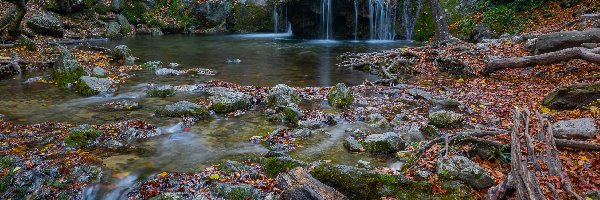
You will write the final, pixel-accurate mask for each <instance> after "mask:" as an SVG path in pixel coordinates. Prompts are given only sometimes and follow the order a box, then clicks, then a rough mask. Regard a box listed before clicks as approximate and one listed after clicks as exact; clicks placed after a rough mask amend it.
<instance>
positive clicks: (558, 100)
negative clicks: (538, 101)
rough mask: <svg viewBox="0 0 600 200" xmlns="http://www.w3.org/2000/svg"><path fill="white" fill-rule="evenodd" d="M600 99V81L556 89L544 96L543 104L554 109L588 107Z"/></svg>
mask: <svg viewBox="0 0 600 200" xmlns="http://www.w3.org/2000/svg"><path fill="white" fill-rule="evenodd" d="M598 99H600V83H599V84H591V85H575V86H567V87H561V88H557V89H555V90H554V91H553V92H552V93H550V94H549V95H548V96H546V97H545V98H544V100H543V101H542V105H544V106H546V107H548V108H552V109H575V108H586V107H588V106H590V104H592V103H594V102H596V101H597V100H598Z"/></svg>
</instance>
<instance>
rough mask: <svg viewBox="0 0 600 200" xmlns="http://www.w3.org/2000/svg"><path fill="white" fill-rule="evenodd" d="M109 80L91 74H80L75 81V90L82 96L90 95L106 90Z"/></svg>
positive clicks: (108, 86)
mask: <svg viewBox="0 0 600 200" xmlns="http://www.w3.org/2000/svg"><path fill="white" fill-rule="evenodd" d="M110 84H111V80H110V79H108V78H96V77H91V76H82V77H81V78H79V81H77V84H76V88H75V90H76V91H77V93H79V94H81V95H84V96H92V95H97V94H100V93H105V92H108V90H109V89H110Z"/></svg>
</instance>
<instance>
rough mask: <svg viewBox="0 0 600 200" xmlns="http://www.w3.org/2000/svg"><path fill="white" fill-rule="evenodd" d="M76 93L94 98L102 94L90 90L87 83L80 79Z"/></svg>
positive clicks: (76, 85)
mask: <svg viewBox="0 0 600 200" xmlns="http://www.w3.org/2000/svg"><path fill="white" fill-rule="evenodd" d="M75 91H76V92H77V93H78V94H80V95H83V96H94V95H97V94H99V93H100V92H98V91H96V90H94V89H92V88H90V87H89V86H88V85H87V84H85V82H83V81H82V80H81V78H79V80H77V82H76V83H75Z"/></svg>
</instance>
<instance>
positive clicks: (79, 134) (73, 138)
mask: <svg viewBox="0 0 600 200" xmlns="http://www.w3.org/2000/svg"><path fill="white" fill-rule="evenodd" d="M101 134H102V132H100V131H99V130H96V129H95V128H93V127H91V126H90V125H87V124H83V125H80V126H78V127H75V128H71V129H69V134H68V135H67V136H66V137H65V140H64V141H65V144H66V145H67V146H69V147H74V148H81V147H86V146H88V145H91V144H92V143H93V142H94V141H95V140H96V138H98V136H100V135H101Z"/></svg>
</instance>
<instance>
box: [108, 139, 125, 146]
mask: <svg viewBox="0 0 600 200" xmlns="http://www.w3.org/2000/svg"><path fill="white" fill-rule="evenodd" d="M104 146H106V147H108V148H119V147H123V146H125V145H123V143H121V142H119V141H117V140H109V141H108V142H105V143H104Z"/></svg>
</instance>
